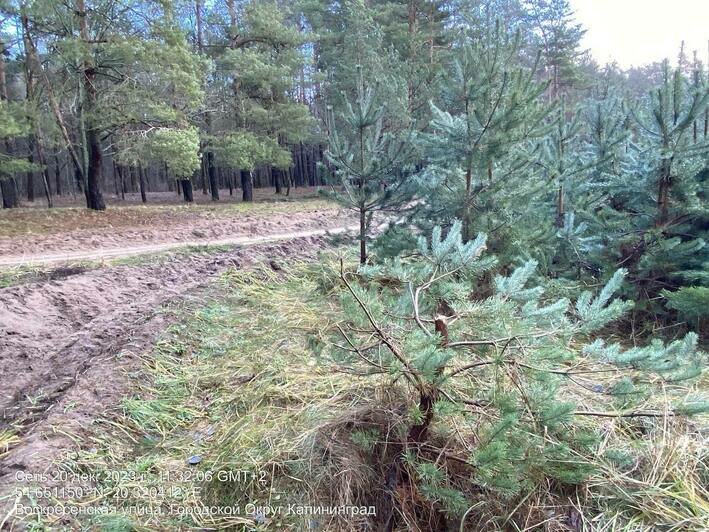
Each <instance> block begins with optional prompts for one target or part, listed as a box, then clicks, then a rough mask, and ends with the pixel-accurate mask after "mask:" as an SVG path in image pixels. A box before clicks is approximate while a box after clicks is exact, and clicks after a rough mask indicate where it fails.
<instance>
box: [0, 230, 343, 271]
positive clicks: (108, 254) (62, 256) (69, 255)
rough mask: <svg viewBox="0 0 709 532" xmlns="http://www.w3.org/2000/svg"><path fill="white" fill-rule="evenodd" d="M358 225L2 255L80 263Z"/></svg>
mask: <svg viewBox="0 0 709 532" xmlns="http://www.w3.org/2000/svg"><path fill="white" fill-rule="evenodd" d="M355 229H357V226H354V225H353V226H340V227H333V228H329V229H309V230H306V231H294V232H288V233H276V234H273V235H266V236H255V237H246V236H237V237H233V238H222V239H218V240H208V239H201V240H187V241H181V242H168V243H165V244H147V245H140V246H128V247H120V248H108V249H95V250H91V251H72V252H64V253H48V254H28V255H9V256H3V257H0V268H1V267H17V266H39V265H47V264H61V263H65V262H77V261H88V260H92V261H93V260H107V259H117V258H127V257H134V256H139V255H150V254H154V253H161V252H165V251H171V250H175V249H180V248H186V247H201V246H227V245H228V246H236V247H242V246H253V245H256V244H267V243H269V242H281V241H284V240H293V239H296V238H307V237H316V236H323V235H327V234H332V235H335V234H340V233H343V232H345V231H347V230H355Z"/></svg>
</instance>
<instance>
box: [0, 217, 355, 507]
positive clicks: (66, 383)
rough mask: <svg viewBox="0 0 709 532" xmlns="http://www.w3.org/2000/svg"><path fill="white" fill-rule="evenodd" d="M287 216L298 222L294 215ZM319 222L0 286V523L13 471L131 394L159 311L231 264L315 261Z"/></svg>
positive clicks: (64, 443) (44, 456) (194, 294)
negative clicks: (0, 438)
mask: <svg viewBox="0 0 709 532" xmlns="http://www.w3.org/2000/svg"><path fill="white" fill-rule="evenodd" d="M291 218H292V220H291V223H296V222H297V221H298V215H295V214H294V215H293V216H292V217H291ZM328 220H330V221H332V219H331V218H328ZM335 221H337V222H338V224H339V228H342V227H343V226H345V225H346V224H347V220H346V219H345V218H340V219H339V220H335ZM310 223H312V221H310ZM322 225H323V224H322V223H321V224H320V226H319V227H318V225H317V221H316V222H315V228H312V225H311V228H309V229H306V230H301V231H295V232H288V233H277V234H271V235H266V236H258V237H244V236H240V237H234V238H233V239H228V241H223V242H214V241H209V242H208V243H210V244H215V243H220V244H237V245H238V246H237V247H232V248H231V249H229V250H224V249H218V250H216V251H214V250H212V251H210V252H206V253H197V254H185V253H180V254H168V255H167V256H163V257H161V258H160V259H159V260H152V259H150V260H147V261H141V262H140V263H136V264H124V265H118V266H115V265H114V266H109V267H102V268H94V269H86V268H83V267H72V266H63V267H61V268H56V269H55V270H52V271H51V272H50V275H49V276H48V277H47V279H45V280H42V281H39V282H29V283H25V284H21V285H17V286H11V287H8V288H3V289H0V434H2V432H3V431H11V432H12V433H14V434H16V435H17V436H18V437H19V442H15V443H14V444H13V445H12V446H11V448H10V450H9V451H7V452H5V450H4V449H2V448H0V520H2V510H3V509H7V505H8V504H12V502H13V501H12V500H11V499H12V498H11V497H8V495H9V494H10V493H11V492H12V491H13V489H14V487H16V486H17V482H16V480H15V474H16V473H17V472H18V471H23V472H41V471H45V470H47V468H49V467H50V466H51V464H52V462H53V460H55V459H56V458H58V457H59V455H60V453H61V452H63V451H66V450H71V449H76V446H77V444H76V443H75V442H74V441H73V440H72V439H71V438H69V437H68V436H67V435H66V433H72V434H79V435H81V433H82V427H86V426H88V425H90V424H91V423H93V422H94V420H95V419H96V418H97V417H98V416H100V415H101V414H102V413H105V412H107V411H110V409H112V408H115V407H117V405H118V404H119V402H120V400H121V398H122V397H124V396H125V395H126V394H127V393H130V381H131V379H132V378H138V375H139V372H140V367H141V365H142V361H141V358H140V357H141V356H142V355H143V354H144V353H145V352H146V351H148V350H149V348H150V347H151V346H152V345H153V344H154V343H155V341H156V339H157V338H158V337H159V335H160V334H161V333H162V332H163V331H164V330H165V328H166V326H167V325H169V323H170V320H171V318H169V317H168V314H166V313H164V312H160V309H161V308H164V307H165V306H166V305H173V304H181V303H182V302H187V301H190V300H195V299H197V300H200V299H201V298H202V297H203V296H204V293H205V290H214V287H213V286H214V285H213V283H212V281H213V279H214V276H215V275H218V274H220V273H221V272H223V271H225V270H227V269H228V268H248V267H252V266H253V265H256V264H265V265H271V266H272V267H274V266H275V267H277V263H280V262H282V261H285V260H290V259H294V258H303V259H306V258H309V259H312V258H314V257H315V256H316V254H317V252H318V251H320V250H321V249H323V248H324V247H325V246H326V245H327V238H325V237H323V236H322V235H323V234H324V233H325V232H326V231H327V229H326V228H324V227H322ZM339 230H340V231H341V230H342V229H339ZM204 243H207V242H204V241H197V242H190V244H204ZM175 245H185V243H171V244H170V246H171V247H170V248H161V247H160V245H152V246H147V247H140V248H138V249H136V247H134V248H132V249H131V248H128V249H123V250H108V251H107V250H98V251H97V250H94V251H90V252H81V251H79V252H76V253H77V256H78V254H81V255H82V258H107V257H109V256H110V257H115V256H119V255H120V256H123V254H126V255H130V254H134V253H138V252H140V253H147V252H154V251H165V250H167V249H171V248H172V247H174V246H175ZM104 253H106V255H104ZM109 253H110V255H108V254H109ZM114 253H116V255H114ZM89 255H90V256H89ZM66 258H67V257H66V255H63V256H62V257H57V256H51V255H44V256H33V257H31V258H30V260H32V261H34V262H35V263H39V262H44V263H48V262H54V261H55V260H62V261H63V260H66ZM3 260H4V261H6V262H10V261H11V260H14V259H8V258H7V257H3ZM22 260H23V261H26V260H27V258H22ZM210 285H211V287H210Z"/></svg>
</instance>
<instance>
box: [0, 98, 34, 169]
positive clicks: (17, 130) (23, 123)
mask: <svg viewBox="0 0 709 532" xmlns="http://www.w3.org/2000/svg"><path fill="white" fill-rule="evenodd" d="M29 132H30V123H29V121H28V119H27V115H26V110H25V109H24V106H22V105H21V104H17V103H14V102H7V101H3V100H0V140H8V139H15V138H21V137H24V136H26V135H27V134H29ZM32 169H34V166H33V165H32V164H31V163H30V162H28V161H27V159H24V158H19V157H13V156H11V155H7V154H5V153H0V179H3V178H5V177H11V176H13V175H15V174H19V173H20V172H27V171H29V170H32Z"/></svg>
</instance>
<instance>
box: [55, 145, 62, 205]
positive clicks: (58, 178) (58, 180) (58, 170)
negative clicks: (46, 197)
mask: <svg viewBox="0 0 709 532" xmlns="http://www.w3.org/2000/svg"><path fill="white" fill-rule="evenodd" d="M54 193H55V194H56V195H57V196H61V195H62V167H61V161H60V159H59V154H57V155H55V156H54Z"/></svg>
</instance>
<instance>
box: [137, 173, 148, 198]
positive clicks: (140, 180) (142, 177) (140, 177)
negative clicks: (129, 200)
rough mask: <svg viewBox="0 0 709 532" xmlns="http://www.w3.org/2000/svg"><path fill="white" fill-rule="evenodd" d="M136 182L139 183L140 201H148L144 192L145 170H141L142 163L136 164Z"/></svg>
mask: <svg viewBox="0 0 709 532" xmlns="http://www.w3.org/2000/svg"><path fill="white" fill-rule="evenodd" d="M138 183H139V184H140V201H142V202H143V203H148V198H147V196H146V194H145V170H143V165H140V166H138Z"/></svg>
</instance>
